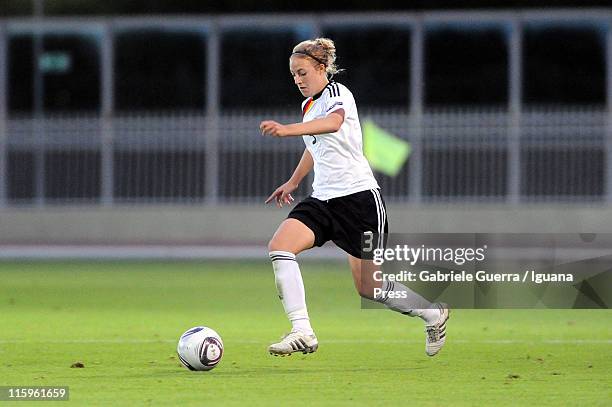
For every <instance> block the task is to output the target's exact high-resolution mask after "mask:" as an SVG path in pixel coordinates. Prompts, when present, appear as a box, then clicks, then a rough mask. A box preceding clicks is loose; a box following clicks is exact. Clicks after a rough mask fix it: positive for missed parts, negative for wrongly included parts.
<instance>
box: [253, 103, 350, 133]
mask: <svg viewBox="0 0 612 407" xmlns="http://www.w3.org/2000/svg"><path fill="white" fill-rule="evenodd" d="M342 123H344V109H336V110H334V111H333V112H331V113H329V114H328V115H327V116H325V117H322V118H320V119H314V120H311V121H309V122H304V123H292V124H280V123H278V122H275V121H274V120H265V121H263V122H261V124H260V125H259V129H260V130H261V134H263V135H270V136H274V137H291V136H304V135H312V136H315V135H317V134H327V133H335V132H337V131H338V130H340V127H341V126H342Z"/></svg>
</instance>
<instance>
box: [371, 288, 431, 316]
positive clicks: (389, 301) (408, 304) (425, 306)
mask: <svg viewBox="0 0 612 407" xmlns="http://www.w3.org/2000/svg"><path fill="white" fill-rule="evenodd" d="M382 290H383V292H386V294H384V295H383V296H382V297H381V298H377V299H376V301H378V302H380V303H382V304H384V305H385V306H386V307H387V308H389V309H392V310H393V311H397V312H401V313H402V314H404V315H409V316H411V317H419V318H421V319H422V320H423V321H425V323H426V324H433V323H435V322H436V321H437V320H438V318H440V311H439V310H438V308H436V307H432V305H431V303H430V302H429V301H427V300H426V299H425V298H423V297H421V296H420V295H419V294H417V293H416V292H414V291H412V290H411V289H410V288H408V287H406V286H405V285H403V284H401V283H398V282H395V281H383V284H382ZM389 292H394V293H395V295H394V296H389V295H388V293H389ZM399 293H405V294H403V295H398V294H399ZM395 297H399V298H395ZM402 297H403V298H402Z"/></svg>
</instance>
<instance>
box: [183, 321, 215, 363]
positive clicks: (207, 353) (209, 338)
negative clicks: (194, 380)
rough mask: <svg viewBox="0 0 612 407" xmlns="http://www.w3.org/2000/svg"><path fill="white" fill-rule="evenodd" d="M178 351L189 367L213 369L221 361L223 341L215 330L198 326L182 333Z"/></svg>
mask: <svg viewBox="0 0 612 407" xmlns="http://www.w3.org/2000/svg"><path fill="white" fill-rule="evenodd" d="M176 352H177V353H178V357H179V359H180V361H181V363H182V364H183V366H185V367H186V368H187V369H189V370H211V369H213V368H214V367H215V366H217V365H218V364H219V362H220V361H221V357H222V356H223V341H222V340H221V337H220V336H219V334H218V333H216V332H215V331H214V330H212V329H210V328H207V327H205V326H196V327H194V328H191V329H189V330H187V331H186V332H185V333H184V334H182V335H181V337H180V339H179V342H178V346H177V348H176Z"/></svg>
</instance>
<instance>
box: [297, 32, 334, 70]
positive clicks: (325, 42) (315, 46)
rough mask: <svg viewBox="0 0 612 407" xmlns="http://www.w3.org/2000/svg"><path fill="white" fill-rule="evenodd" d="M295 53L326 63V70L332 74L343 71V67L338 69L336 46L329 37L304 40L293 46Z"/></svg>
mask: <svg viewBox="0 0 612 407" xmlns="http://www.w3.org/2000/svg"><path fill="white" fill-rule="evenodd" d="M293 54H297V55H300V56H304V57H310V58H311V59H313V60H315V61H316V62H318V63H320V64H323V65H325V72H326V73H327V74H328V75H330V76H333V75H334V74H337V73H338V72H341V71H343V69H338V67H337V66H336V46H335V45H334V42H333V41H332V40H330V39H329V38H315V39H314V40H306V41H302V42H300V43H299V44H298V45H296V46H295V47H293ZM293 54H292V55H293Z"/></svg>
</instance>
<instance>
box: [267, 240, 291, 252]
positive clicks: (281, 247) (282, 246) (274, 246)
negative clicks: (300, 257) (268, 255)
mask: <svg viewBox="0 0 612 407" xmlns="http://www.w3.org/2000/svg"><path fill="white" fill-rule="evenodd" d="M268 251H269V252H275V251H283V252H292V253H293V250H292V249H291V247H289V245H288V244H286V243H285V242H283V240H282V239H279V238H278V237H276V236H274V237H273V238H272V239H270V241H269V242H268ZM294 254H295V253H294Z"/></svg>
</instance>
